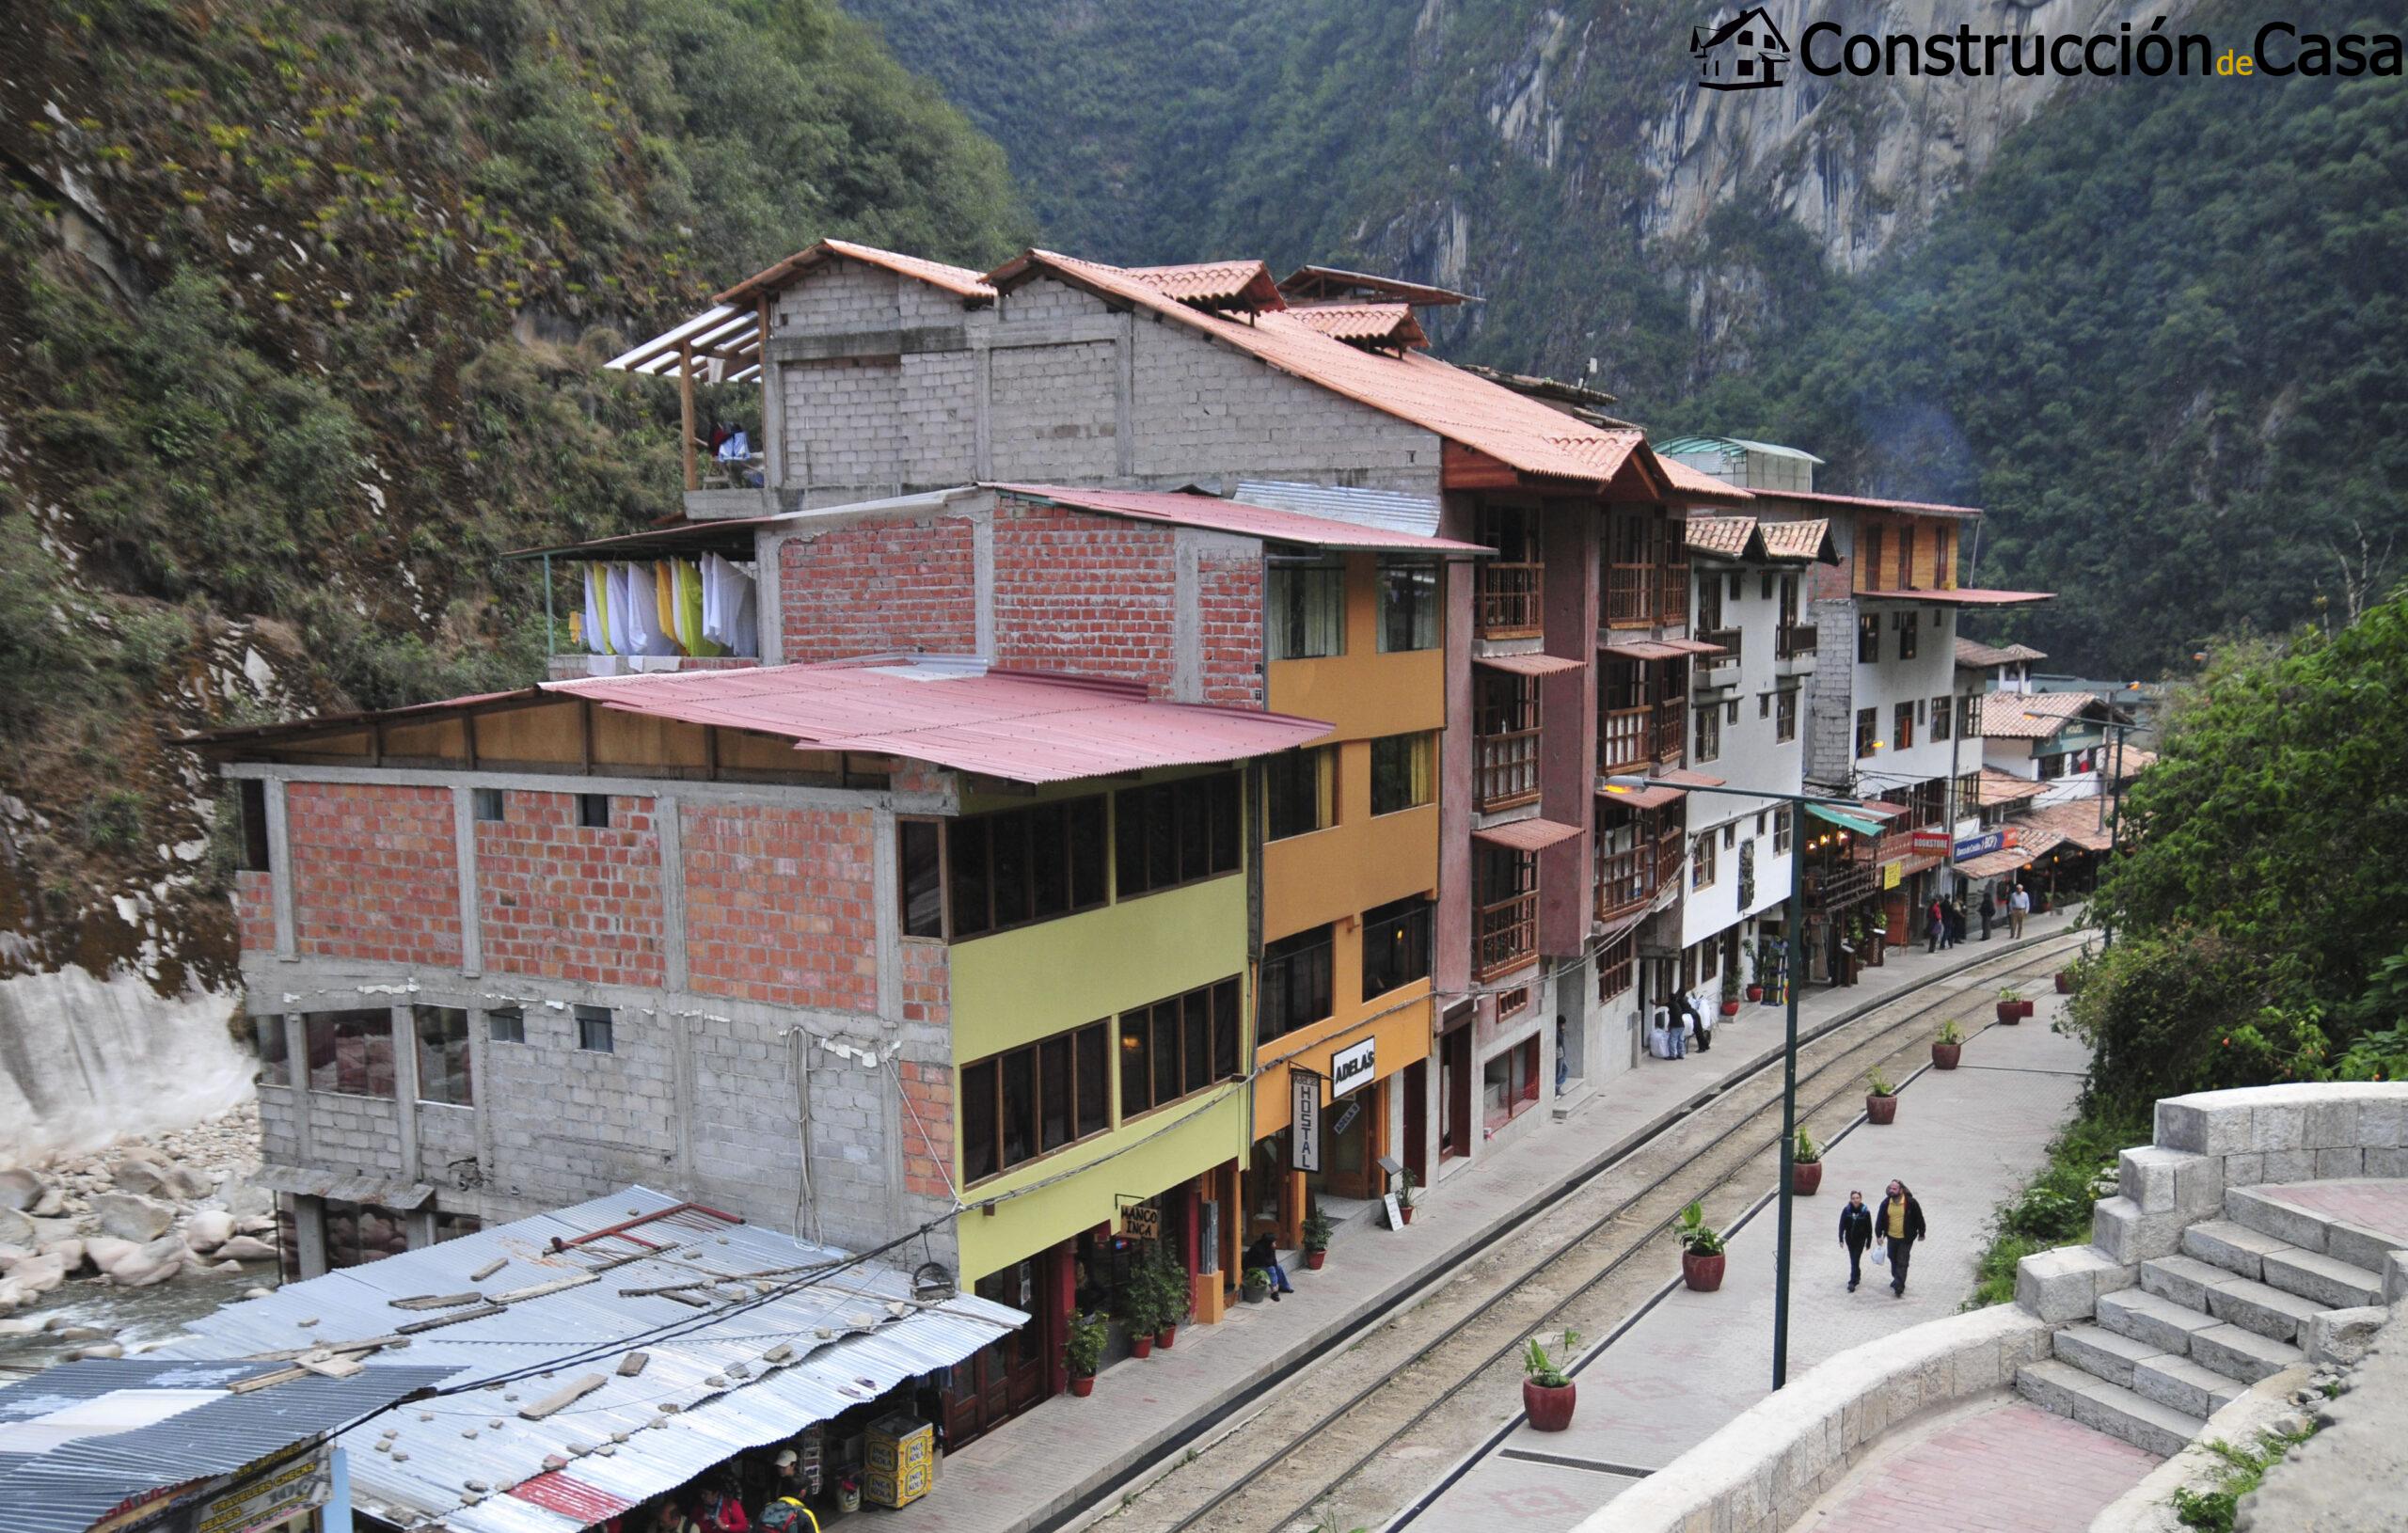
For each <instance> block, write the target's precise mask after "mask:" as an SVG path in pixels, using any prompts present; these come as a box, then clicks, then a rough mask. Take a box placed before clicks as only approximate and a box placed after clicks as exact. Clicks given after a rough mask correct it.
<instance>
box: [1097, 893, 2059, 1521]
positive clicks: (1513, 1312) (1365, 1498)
mask: <svg viewBox="0 0 2408 1533" xmlns="http://www.w3.org/2000/svg"><path fill="white" fill-rule="evenodd" d="M2081 942H2082V938H2081V937H2080V936H2079V935H2076V934H2068V935H2066V936H2062V937H2052V938H2048V939H2044V940H2041V941H2039V942H2036V943H2034V944H2031V945H2029V946H2025V947H2021V948H2019V949H2017V950H2015V951H2013V952H2011V953H2007V954H2002V955H2000V956H1998V957H1996V958H1994V959H1990V960H1987V961H1984V962H1980V963H1976V964H1974V965H1972V966H1971V967H1970V968H1968V969H1965V970H1962V971H1959V972H1957V973H1955V974H1952V975H1948V976H1945V977H1942V978H1939V979H1935V980H1932V981H1930V982H1927V984H1926V985H1925V986H1923V987H1919V988H1917V989H1915V990H1913V991H1910V992H1909V993H1907V994H1905V995H1902V996H1899V997H1896V998H1893V1000H1891V1001H1888V1002H1884V1003H1882V1004H1878V1005H1876V1006H1874V1007H1873V1008H1871V1009H1870V1010H1868V1011H1866V1012H1864V1013H1862V1014H1861V1015H1860V1016H1857V1017H1855V1018H1851V1019H1845V1020H1841V1021H1837V1022H1833V1023H1830V1024H1827V1025H1826V1026H1825V1027H1824V1028H1823V1029H1821V1030H1819V1031H1818V1032H1816V1033H1815V1034H1814V1035H1810V1036H1807V1037H1801V1039H1800V1040H1799V1051H1798V1060H1799V1063H1798V1122H1799V1123H1800V1124H1811V1125H1812V1126H1813V1127H1814V1130H1815V1131H1816V1133H1817V1136H1818V1137H1821V1138H1824V1139H1827V1140H1828V1139H1829V1138H1830V1137H1831V1136H1832V1135H1833V1134H1836V1133H1838V1132H1840V1131H1842V1130H1843V1129H1844V1127H1845V1125H1846V1122H1851V1121H1853V1120H1854V1118H1855V1117H1856V1116H1857V1115H1858V1110H1857V1102H1858V1098H1860V1097H1861V1088H1860V1086H1859V1081H1860V1080H1861V1077H1862V1075H1863V1074H1864V1072H1865V1071H1866V1070H1867V1069H1868V1068H1870V1067H1873V1066H1875V1065H1877V1064H1887V1063H1889V1062H1891V1061H1892V1059H1893V1057H1894V1056H1898V1055H1902V1054H1906V1053H1909V1052H1910V1051H1915V1050H1919V1049H1920V1048H1921V1047H1922V1045H1923V1044H1924V1043H1925V1041H1926V1040H1927V1037H1928V1033H1929V1031H1930V1029H1932V1028H1933V1027H1935V1026H1936V1025H1937V1023H1938V1020H1939V1019H1941V1017H1943V1016H1948V1015H1952V1014H1958V1013H1963V1012H1965V1011H1966V1010H1968V1009H1969V1007H1970V1006H1971V1005H1972V1004H1973V1001H1972V998H1973V997H1974V995H1975V994H1976V993H1977V992H1978V994H1979V996H1980V998H1981V1001H1982V1003H1983V1004H1987V1001H1988V996H1989V994H1990V993H1991V992H1992V991H1993V990H1994V989H1995V988H1997V987H1998V986H1999V985H2000V984H2002V983H2004V982H2007V981H2009V980H2011V979H2020V978H2025V977H2029V976H2036V975H2045V974H2046V973H2048V972H2051V971H2052V970H2053V969H2054V968H2055V967H2056V965H2057V963H2058V961H2059V960H2060V959H2061V958H2062V957H2063V956H2065V955H2066V954H2067V953H2068V952H2071V951H2074V950H2076V949H2078V948H2079V947H2080V945H2081ZM1967 1031H1968V1032H1969V1033H1971V1032H1974V1031H1977V1029H1975V1028H1972V1027H1968V1028H1967ZM1897 1073H1899V1074H1901V1075H1903V1074H1905V1073H1907V1072H1906V1070H1905V1068H1904V1067H1899V1068H1898V1070H1897ZM1817 1088H1821V1089H1817ZM1780 1110H1781V1059H1780V1056H1779V1055H1777V1054H1776V1055H1774V1056H1773V1057H1772V1058H1771V1059H1770V1060H1768V1061H1767V1062H1766V1063H1764V1064H1762V1065H1759V1066H1757V1067H1753V1068H1751V1069H1750V1070H1748V1071H1746V1072H1744V1073H1742V1074H1740V1075H1737V1076H1735V1077H1733V1078H1732V1079H1731V1080H1729V1081H1727V1082H1724V1083H1721V1084H1720V1085H1719V1087H1717V1088H1716V1089H1715V1091H1714V1092H1713V1093H1712V1094H1711V1095H1709V1096H1708V1097H1706V1098H1703V1100H1701V1101H1699V1102H1698V1103H1696V1104H1694V1105H1692V1106H1691V1107H1690V1108H1689V1109H1688V1110H1687V1112H1686V1113H1684V1114H1681V1115H1680V1116H1678V1117H1675V1118H1674V1119H1672V1120H1671V1121H1670V1122H1668V1123H1667V1124H1665V1125H1664V1126H1663V1127H1662V1128H1661V1129H1659V1130H1656V1132H1655V1133H1653V1134H1651V1135H1650V1136H1649V1137H1648V1138H1646V1139H1645V1140H1643V1141H1641V1142H1640V1144H1638V1145H1636V1146H1632V1147H1630V1148H1629V1149H1627V1150H1626V1151H1624V1153H1623V1154H1621V1155H1619V1156H1617V1157H1616V1158H1614V1159H1613V1160H1611V1161H1609V1162H1603V1163H1601V1164H1599V1165H1598V1166H1596V1167H1594V1168H1592V1170H1590V1171H1589V1172H1587V1173H1585V1174H1584V1175H1583V1176H1582V1177H1579V1178H1577V1179H1576V1180H1575V1181H1573V1182H1571V1183H1568V1184H1567V1185H1566V1186H1565V1187H1564V1188H1563V1189H1561V1190H1560V1191H1559V1192H1558V1193H1557V1194H1556V1195H1555V1196H1554V1197H1552V1198H1551V1199H1549V1200H1548V1201H1547V1202H1546V1203H1545V1204H1544V1205H1542V1206H1541V1207H1539V1208H1538V1209H1534V1210H1533V1211H1532V1212H1531V1213H1530V1215H1529V1216H1528V1217H1527V1218H1525V1219H1524V1220H1522V1221H1521V1222H1520V1223H1519V1224H1517V1225H1515V1226H1513V1228H1512V1229H1511V1230H1510V1231H1508V1232H1507V1233H1505V1234H1504V1235H1502V1236H1501V1237H1500V1238H1498V1239H1497V1240H1496V1241H1493V1242H1492V1243H1490V1244H1489V1245H1488V1246H1487V1247H1486V1248H1485V1249H1482V1250H1477V1251H1474V1252H1472V1253H1469V1254H1467V1255H1466V1257H1465V1260H1464V1261H1463V1262H1461V1263H1459V1264H1457V1265H1456V1266H1455V1267H1453V1268H1450V1270H1449V1271H1448V1272H1445V1273H1443V1274H1441V1275H1440V1276H1438V1277H1436V1278H1434V1280H1433V1281H1432V1283H1430V1284H1429V1285H1427V1286H1425V1287H1424V1288H1421V1289H1420V1290H1419V1291H1418V1292H1417V1293H1415V1294H1413V1295H1410V1296H1408V1297H1407V1298H1405V1299H1404V1300H1402V1301H1401V1302H1400V1303H1399V1304H1395V1305H1393V1306H1391V1308H1390V1309H1389V1310H1388V1311H1386V1313H1385V1314H1384V1315H1381V1316H1379V1317H1375V1318H1372V1319H1370V1320H1367V1321H1366V1322H1365V1324H1364V1325H1363V1326H1361V1327H1359V1328H1358V1329H1357V1330H1356V1331H1355V1333H1354V1334H1353V1335H1352V1336H1351V1337H1350V1338H1347V1339H1345V1340H1343V1341H1341V1343H1340V1346H1341V1347H1342V1349H1343V1350H1336V1349H1333V1350H1332V1351H1330V1352H1329V1353H1327V1354H1325V1355H1324V1356H1323V1357H1322V1358H1321V1359H1320V1360H1319V1361H1317V1362H1315V1363H1314V1364H1313V1365H1312V1367H1311V1368H1310V1369H1309V1370H1307V1371H1301V1372H1299V1373H1298V1374H1296V1375H1294V1376H1293V1377H1292V1378H1291V1381H1290V1382H1288V1383H1284V1384H1282V1385H1280V1386H1278V1387H1277V1388H1276V1389H1275V1390H1273V1391H1270V1392H1268V1393H1266V1394H1265V1395H1263V1396H1261V1397H1260V1398H1259V1399H1257V1400H1256V1401H1255V1402H1253V1404H1252V1405H1251V1406H1250V1407H1248V1408H1247V1409H1245V1410H1244V1411H1241V1412H1238V1413H1236V1414H1232V1415H1230V1416H1228V1417H1225V1418H1224V1419H1223V1420H1222V1421H1221V1423H1219V1425H1218V1426H1216V1427H1214V1428H1212V1429H1210V1430H1211V1432H1212V1435H1211V1436H1210V1438H1209V1440H1205V1439H1203V1438H1201V1437H1199V1439H1198V1440H1197V1441H1196V1443H1195V1445H1194V1446H1191V1447H1190V1448H1189V1450H1188V1452H1187V1453H1186V1455H1185V1456H1184V1457H1183V1458H1182V1459H1180V1461H1179V1462H1177V1463H1176V1464H1174V1465H1173V1466H1171V1467H1170V1468H1169V1469H1168V1470H1167V1471H1164V1472H1159V1473H1158V1477H1157V1478H1153V1479H1152V1480H1151V1481H1150V1482H1149V1483H1143V1484H1138V1483H1136V1482H1134V1481H1130V1482H1124V1484H1123V1486H1121V1487H1118V1488H1117V1489H1116V1491H1115V1492H1113V1493H1107V1494H1117V1495H1118V1496H1119V1504H1118V1506H1117V1509H1113V1510H1111V1511H1109V1512H1105V1513H1102V1514H1101V1515H1098V1514H1096V1513H1095V1512H1094V1511H1093V1510H1090V1511H1089V1513H1087V1515H1086V1522H1087V1525H1092V1526H1095V1527H1097V1528H1100V1529H1109V1530H1110V1533H1270V1530H1278V1529H1288V1528H1305V1527H1311V1526H1315V1525H1317V1524H1316V1522H1315V1518H1316V1516H1317V1514H1318V1513H1320V1512H1321V1511H1322V1510H1323V1509H1324V1508H1331V1509H1334V1508H1336V1507H1339V1506H1342V1507H1343V1508H1344V1509H1345V1511H1346V1516H1345V1517H1344V1518H1343V1520H1341V1521H1339V1522H1337V1523H1336V1524H1335V1525H1336V1526H1339V1527H1354V1526H1356V1525H1380V1524H1381V1523H1383V1522H1385V1521H1386V1519H1388V1518H1390V1517H1397V1519H1398V1520H1397V1521H1396V1522H1394V1523H1393V1524H1390V1525H1391V1526H1397V1527H1402V1526H1403V1525H1406V1524H1407V1523H1409V1522H1410V1521H1411V1519H1412V1516H1413V1515H1414V1514H1415V1512H1416V1511H1418V1509H1419V1507H1420V1506H1422V1505H1425V1504H1426V1503H1427V1501H1428V1500H1429V1499H1430V1498H1431V1495H1432V1494H1434V1492H1432V1493H1429V1494H1419V1495H1417V1494H1415V1493H1414V1490H1415V1489H1416V1488H1418V1486H1419V1485H1421V1484H1425V1483H1426V1482H1427V1481H1428V1480H1429V1479H1430V1478H1433V1477H1434V1475H1436V1474H1437V1472H1438V1471H1439V1470H1441V1469H1442V1468H1444V1466H1445V1464H1446V1463H1447V1462H1451V1461H1454V1460H1456V1459H1459V1458H1461V1456H1462V1454H1463V1450H1464V1449H1465V1446H1467V1444H1468V1442H1469V1441H1470V1440H1471V1439H1472V1438H1473V1437H1486V1436H1488V1435H1490V1434H1492V1433H1493V1431H1494V1430H1496V1429H1497V1423H1498V1420H1499V1413H1498V1410H1497V1408H1496V1406H1497V1402H1499V1401H1503V1400H1508V1399H1516V1398H1517V1397H1516V1395H1515V1394H1514V1388H1515V1386H1514V1384H1513V1381H1515V1380H1518V1378H1519V1376H1520V1367H1519V1364H1518V1361H1517V1357H1518V1354H1519V1352H1520V1351H1521V1348H1522V1345H1523V1343H1524V1342H1525V1341H1526V1340H1527V1339H1528V1338H1529V1336H1531V1335H1536V1334H1542V1333H1545V1332H1547V1331H1549V1330H1553V1329H1560V1327H1562V1326H1563V1325H1565V1324H1567V1323H1574V1322H1577V1321H1581V1320H1586V1321H1588V1322H1590V1324H1592V1325H1596V1326H1597V1330H1595V1331H1592V1332H1589V1334H1592V1335H1602V1337H1603V1339H1602V1340H1600V1341H1599V1342H1598V1343H1597V1344H1596V1345H1595V1346H1594V1347H1592V1348H1591V1349H1589V1351H1587V1352H1586V1353H1585V1354H1584V1357H1583V1359H1582V1361H1584V1362H1585V1361H1586V1360H1587V1357H1588V1356H1593V1355H1595V1354H1596V1352H1597V1351H1602V1349H1603V1348H1604V1347H1605V1346H1606V1345H1608V1344H1609V1343H1610V1342H1611V1340H1612V1339H1613V1335H1617V1334H1619V1331H1620V1330H1621V1329H1622V1328H1623V1327H1624V1326H1626V1325H1627V1324H1629V1323H1631V1322H1633V1321H1635V1320H1636V1319H1637V1318H1638V1316H1637V1313H1634V1310H1637V1311H1639V1312H1642V1313H1643V1306H1644V1304H1648V1303H1652V1301H1653V1297H1654V1294H1655V1293H1656V1291H1657V1290H1659V1289H1660V1288H1661V1286H1662V1283H1663V1281H1664V1274H1665V1273H1666V1272H1669V1271H1671V1269H1672V1268H1673V1266H1674V1263H1673V1259H1672V1254H1673V1252H1674V1250H1676V1246H1675V1245H1674V1243H1673V1241H1672V1240H1671V1236H1670V1234H1669V1231H1670V1228H1671V1225H1672V1223H1673V1221H1674V1220H1675V1219H1676V1217H1677V1216H1678V1213H1679V1210H1680V1209H1682V1208H1683V1207H1685V1206H1686V1205H1687V1203H1689V1202H1690V1201H1692V1200H1702V1201H1703V1202H1705V1203H1706V1205H1707V1208H1708V1215H1709V1218H1710V1219H1711V1220H1712V1222H1713V1223H1715V1224H1716V1225H1717V1226H1718V1227H1728V1225H1730V1223H1731V1222H1732V1221H1734V1220H1735V1219H1736V1218H1737V1217H1739V1216H1741V1214H1742V1213H1744V1212H1746V1211H1748V1210H1750V1209H1752V1208H1754V1207H1757V1206H1761V1204H1762V1203H1763V1202H1765V1201H1766V1196H1767V1194H1766V1193H1764V1189H1763V1187H1762V1185H1761V1182H1762V1180H1763V1179H1764V1178H1761V1177H1752V1176H1751V1162H1754V1161H1755V1160H1757V1159H1758V1158H1759V1157H1761V1156H1764V1155H1765V1154H1766V1153H1767V1152H1770V1151H1774V1150H1777V1148H1778V1146H1779V1144H1780V1138H1781V1131H1780ZM1616 1173H1622V1174H1623V1175H1622V1176H1619V1177H1618V1176H1617V1175H1616ZM1632 1176H1637V1177H1643V1178H1644V1179H1643V1181H1642V1182H1641V1184H1640V1186H1638V1187H1637V1188H1635V1189H1630V1188H1629V1187H1628V1178H1629V1177H1632ZM1580 1328H1581V1329H1583V1330H1584V1331H1588V1330H1589V1328H1588V1326H1586V1325H1583V1326H1581V1327H1580ZM1483 1386H1488V1387H1485V1388H1484V1387H1483ZM1475 1397H1476V1398H1477V1400H1481V1401H1486V1402H1487V1405H1486V1407H1485V1408H1482V1407H1481V1406H1479V1405H1478V1404H1477V1403H1476V1402H1475ZM1507 1419H1508V1424H1509V1425H1510V1417H1509V1418H1507ZM1291 1423H1292V1424H1291ZM1467 1434H1468V1435H1467ZM1177 1446H1179V1445H1173V1446H1172V1450H1175V1449H1176V1447H1177ZM1158 1462H1159V1461H1158ZM1382 1469H1386V1471H1388V1472H1389V1473H1390V1474H1391V1475H1395V1476H1398V1477H1399V1478H1401V1479H1413V1478H1414V1477H1417V1476H1418V1480H1414V1483H1413V1485H1412V1486H1410V1487H1408V1488H1407V1489H1405V1490H1404V1491H1403V1492H1402V1493H1401V1494H1400V1493H1398V1487H1397V1485H1395V1484H1390V1485H1386V1486H1380V1485H1374V1484H1370V1483H1365V1482H1367V1481H1370V1480H1376V1479H1377V1478H1379V1475H1378V1474H1377V1473H1376V1471H1379V1470H1382ZM1441 1488H1443V1487H1441ZM1350 1491H1352V1492H1355V1493H1350ZM1400 1513H1402V1515H1401V1516H1400V1515H1399V1514H1400Z"/></svg>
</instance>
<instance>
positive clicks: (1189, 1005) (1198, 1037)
mask: <svg viewBox="0 0 2408 1533" xmlns="http://www.w3.org/2000/svg"><path fill="white" fill-rule="evenodd" d="M1180 1027H1181V1030H1182V1031H1183V1032H1184V1033H1185V1034H1186V1035H1187V1089H1188V1090H1190V1091H1195V1090H1196V1089H1198V1088H1200V1087H1201V1086H1202V1085H1203V1084H1204V1083H1205V1082H1207V1081H1210V1080H1211V1079H1212V999H1211V992H1209V991H1205V990H1191V991H1189V992H1188V993H1187V994H1186V995H1185V996H1183V997H1181V998H1180Z"/></svg>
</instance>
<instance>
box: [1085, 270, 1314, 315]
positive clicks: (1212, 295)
mask: <svg viewBox="0 0 2408 1533" xmlns="http://www.w3.org/2000/svg"><path fill="white" fill-rule="evenodd" d="M1120 269H1121V270H1122V271H1125V272H1127V273H1128V274H1129V275H1130V276H1131V277H1135V278H1136V279H1137V280H1138V281H1140V282H1143V283H1144V284H1146V286H1148V287H1149V288H1151V289H1153V290H1154V291H1155V292H1159V293H1161V294H1163V295H1164V297H1169V298H1176V299H1178V300H1179V301H1180V303H1183V304H1240V305H1243V306H1244V307H1245V308H1258V309H1262V308H1287V307H1288V300H1287V299H1286V298H1285V297H1283V296H1282V295H1281V294H1280V292H1279V284H1278V283H1276V282H1275V281H1273V280H1272V279H1271V268H1270V267H1268V266H1265V265H1264V264H1263V263H1262V262H1260V261H1190V262H1187V263H1186V264H1184V265H1180V266H1124V267H1122V268H1120Z"/></svg>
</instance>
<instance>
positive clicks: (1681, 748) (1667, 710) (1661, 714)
mask: <svg viewBox="0 0 2408 1533" xmlns="http://www.w3.org/2000/svg"><path fill="white" fill-rule="evenodd" d="M1655 712H1656V730H1655V734H1656V742H1655V751H1656V762H1657V764H1659V765H1661V766H1667V767H1677V766H1679V765H1680V764H1681V761H1682V759H1683V757H1684V756H1685V755H1686V753H1687V749H1688V726H1689V705H1688V703H1687V700H1686V699H1683V698H1677V697H1668V698H1666V699H1665V700H1664V701H1663V702H1661V703H1656V707H1655Z"/></svg>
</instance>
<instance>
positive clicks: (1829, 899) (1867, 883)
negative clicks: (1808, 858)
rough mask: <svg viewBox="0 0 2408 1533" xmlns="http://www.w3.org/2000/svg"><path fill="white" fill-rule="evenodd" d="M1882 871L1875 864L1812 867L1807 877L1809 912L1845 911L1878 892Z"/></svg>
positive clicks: (1808, 870) (1853, 862)
mask: <svg viewBox="0 0 2408 1533" xmlns="http://www.w3.org/2000/svg"><path fill="white" fill-rule="evenodd" d="M1879 876H1880V870H1879V869H1877V867H1875V866H1874V864H1872V863H1871V862H1858V861H1846V862H1835V863H1831V864H1829V865H1827V866H1824V867H1819V868H1814V867H1810V868H1808V869H1807V870H1806V874H1805V885H1806V887H1805V894H1806V908H1807V909H1810V910H1815V911H1826V910H1837V909H1844V908H1846V907H1847V906H1850V905H1854V904H1856V903H1857V902H1858V901H1860V900H1863V899H1868V898H1870V897H1871V896H1872V895H1873V894H1875V893H1877V892H1878V888H1879Z"/></svg>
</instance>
